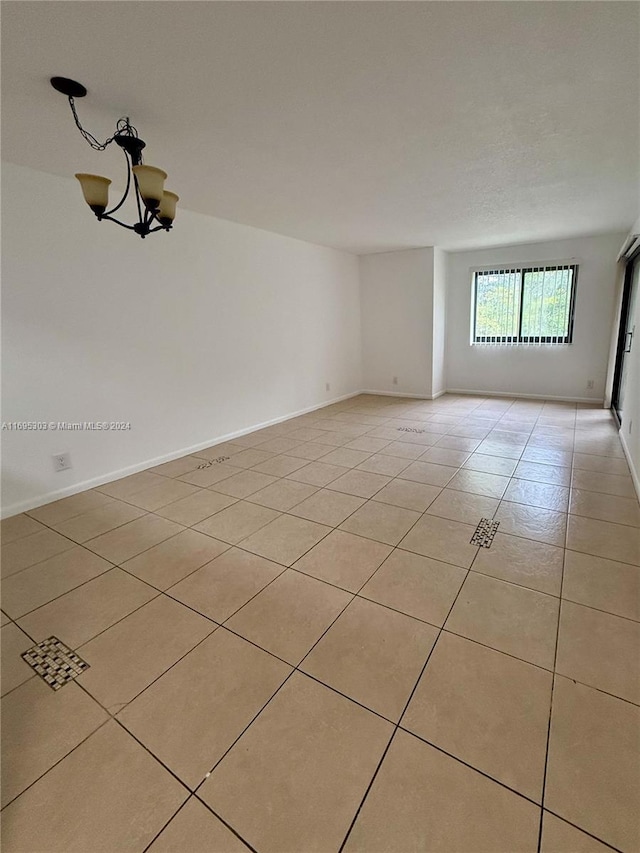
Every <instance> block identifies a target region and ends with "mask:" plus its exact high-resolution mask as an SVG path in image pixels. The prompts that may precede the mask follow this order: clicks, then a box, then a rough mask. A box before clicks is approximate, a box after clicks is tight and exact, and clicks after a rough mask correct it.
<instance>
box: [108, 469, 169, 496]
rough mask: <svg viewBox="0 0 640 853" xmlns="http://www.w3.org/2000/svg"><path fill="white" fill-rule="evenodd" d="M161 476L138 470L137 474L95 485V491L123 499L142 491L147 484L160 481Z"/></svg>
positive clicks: (152, 484)
mask: <svg viewBox="0 0 640 853" xmlns="http://www.w3.org/2000/svg"><path fill="white" fill-rule="evenodd" d="M162 482H163V480H162V477H160V476H159V475H158V474H152V473H150V472H149V471H140V472H139V473H137V474H131V475H130V476H128V477H121V478H120V479H119V480H113V482H111V483H104V485H102V486H96V491H98V492H102V494H104V495H109V496H110V497H112V498H119V499H120V500H125V499H126V498H128V497H130V496H131V495H135V493H136V492H140V491H142V489H146V488H148V487H149V486H155V485H157V484H158V483H162Z"/></svg>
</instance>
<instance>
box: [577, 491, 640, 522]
mask: <svg viewBox="0 0 640 853" xmlns="http://www.w3.org/2000/svg"><path fill="white" fill-rule="evenodd" d="M569 512H570V513H572V514H573V515H582V516H584V517H586V518H596V519H598V520H599V521H611V522H613V523H615V524H628V525H630V526H632V527H640V506H639V505H638V501H637V500H636V498H635V497H633V498H622V497H619V496H618V495H610V494H600V493H599V492H588V491H585V490H582V489H572V490H571V503H570V506H569Z"/></svg>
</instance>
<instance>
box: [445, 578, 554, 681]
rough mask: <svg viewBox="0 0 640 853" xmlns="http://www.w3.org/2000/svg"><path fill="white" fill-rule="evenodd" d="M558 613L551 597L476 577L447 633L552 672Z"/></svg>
mask: <svg viewBox="0 0 640 853" xmlns="http://www.w3.org/2000/svg"><path fill="white" fill-rule="evenodd" d="M558 608H559V601H558V599H557V598H553V597H552V596H550V595H544V594H543V593H541V592H535V591H534V590H531V589H525V588H524V587H521V586H514V585H513V584H510V583H505V582H504V581H500V580H495V579H494V578H489V577H486V576H485V575H479V574H477V573H476V572H470V574H469V575H468V577H467V579H466V581H465V583H464V586H463V587H462V589H461V591H460V595H459V596H458V598H457V600H456V603H455V604H454V605H453V610H452V611H451V614H450V615H449V618H448V619H447V621H446V623H445V629H446V630H447V631H452V632H453V633H454V634H459V635H461V636H463V637H467V638H468V639H469V640H476V641H477V642H479V643H482V644H483V645H485V646H490V647H491V648H493V649H497V650H498V651H501V652H506V653H507V654H509V655H513V656H514V657H517V658H520V659H521V660H525V661H528V662H529V663H534V664H537V665H538V666H541V667H544V668H545V669H550V670H552V669H553V659H554V653H555V647H556V631H557V625H558Z"/></svg>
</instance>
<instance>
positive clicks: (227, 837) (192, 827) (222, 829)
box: [148, 797, 249, 853]
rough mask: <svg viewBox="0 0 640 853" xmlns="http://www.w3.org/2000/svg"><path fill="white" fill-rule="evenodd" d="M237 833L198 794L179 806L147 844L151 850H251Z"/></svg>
mask: <svg viewBox="0 0 640 853" xmlns="http://www.w3.org/2000/svg"><path fill="white" fill-rule="evenodd" d="M248 850H249V848H248V847H247V846H246V844H243V843H242V841H240V839H239V838H238V837H237V835H234V834H233V832H231V830H229V829H227V827H226V826H225V825H224V824H223V823H222V821H221V820H218V818H217V817H216V816H215V815H214V814H212V813H211V812H210V811H209V809H208V808H207V807H206V806H204V805H203V804H202V803H201V802H200V800H198V799H196V797H192V798H191V799H190V800H189V802H188V803H187V804H186V806H184V807H183V808H181V809H180V811H179V812H178V814H177V815H176V816H175V817H174V818H173V820H172V821H171V823H170V824H169V825H168V826H167V827H166V828H165V829H163V830H162V832H161V833H160V835H159V836H158V838H156V840H155V841H154V842H153V844H152V845H151V847H149V848H148V853H200V851H202V853H204V851H206V853H248Z"/></svg>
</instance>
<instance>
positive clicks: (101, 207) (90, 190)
mask: <svg viewBox="0 0 640 853" xmlns="http://www.w3.org/2000/svg"><path fill="white" fill-rule="evenodd" d="M76 178H77V179H78V180H79V181H80V186H81V187H82V195H83V196H84V200H85V201H86V202H87V204H88V205H89V207H90V208H91V210H93V212H94V213H95V214H96V215H100V216H102V214H103V213H104V212H105V210H106V209H107V207H108V206H109V184H110V183H111V181H110V180H109V178H103V177H102V176H101V175H87V174H84V173H82V172H78V173H76Z"/></svg>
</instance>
